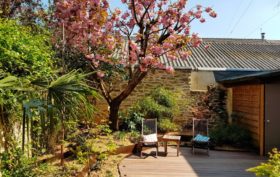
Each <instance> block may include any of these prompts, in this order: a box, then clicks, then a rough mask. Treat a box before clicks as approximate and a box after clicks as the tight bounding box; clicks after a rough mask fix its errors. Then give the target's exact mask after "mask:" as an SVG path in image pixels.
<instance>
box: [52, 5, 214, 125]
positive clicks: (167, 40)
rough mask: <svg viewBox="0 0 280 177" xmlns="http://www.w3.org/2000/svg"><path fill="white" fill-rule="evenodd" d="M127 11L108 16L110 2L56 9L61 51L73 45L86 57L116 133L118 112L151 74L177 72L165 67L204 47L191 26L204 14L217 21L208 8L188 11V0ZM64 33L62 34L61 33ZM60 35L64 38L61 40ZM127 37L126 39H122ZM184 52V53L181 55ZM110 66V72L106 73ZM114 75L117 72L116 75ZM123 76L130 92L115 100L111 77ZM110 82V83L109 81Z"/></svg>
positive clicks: (133, 7) (133, 6) (198, 6)
mask: <svg viewBox="0 0 280 177" xmlns="http://www.w3.org/2000/svg"><path fill="white" fill-rule="evenodd" d="M121 2H122V3H123V4H124V5H125V6H126V7H127V9H126V10H125V11H124V12H121V10H120V9H115V10H109V3H108V2H107V0H102V1H101V0H97V1H88V0H71V1H70V0H63V1H62V0H61V1H58V3H57V4H56V13H55V16H56V19H57V23H56V25H57V35H56V36H63V39H65V40H63V42H61V41H62V40H61V39H60V40H58V43H57V44H58V45H65V44H67V45H69V46H71V47H73V48H75V49H77V50H79V51H80V52H81V53H83V54H84V55H85V58H86V59H87V60H88V61H89V63H90V65H91V68H92V69H93V70H95V71H96V77H95V79H96V81H97V83H98V85H99V88H100V90H101V92H102V94H103V97H104V98H105V99H106V100H107V102H108V104H109V105H110V116H109V117H110V121H111V122H112V124H111V128H113V129H118V110H119V107H120V104H121V102H122V101H123V100H124V99H125V98H127V97H128V95H129V94H130V93H131V92H132V91H133V90H134V88H135V87H136V86H137V85H138V84H139V83H140V81H141V80H142V79H143V78H144V77H145V76H146V75H147V73H148V72H149V71H150V70H152V69H164V70H166V71H167V72H170V73H172V72H174V69H173V68H172V66H169V65H168V64H167V63H163V62H162V61H161V57H163V56H166V57H167V58H168V60H177V59H178V58H179V56H180V58H183V59H187V57H188V56H189V55H190V54H191V53H190V51H189V50H188V49H187V48H186V47H187V46H188V47H196V46H199V45H200V43H201V39H200V38H199V37H198V35H197V34H195V33H193V34H190V24H191V22H192V21H193V20H195V19H197V20H199V21H200V22H201V23H204V22H205V18H204V17H203V13H204V12H206V13H208V14H209V15H210V16H211V17H216V13H215V12H214V11H213V10H212V8H210V7H206V8H205V7H203V6H201V5H197V6H196V7H195V8H192V9H189V10H187V0H179V1H171V0H147V1H142V0H122V1H121ZM61 29H63V30H61ZM59 34H60V35H59ZM124 36H125V38H124ZM180 49H182V50H180ZM108 65H109V66H111V67H109V69H108ZM112 70H114V71H116V72H114V73H113V74H112ZM118 75H121V76H124V77H123V78H125V80H126V81H127V85H126V87H125V88H124V89H123V90H122V91H121V92H120V94H118V95H117V96H116V97H113V96H112V95H111V91H112V90H113V88H114V84H112V82H108V77H116V76H118ZM109 81H110V80H109Z"/></svg>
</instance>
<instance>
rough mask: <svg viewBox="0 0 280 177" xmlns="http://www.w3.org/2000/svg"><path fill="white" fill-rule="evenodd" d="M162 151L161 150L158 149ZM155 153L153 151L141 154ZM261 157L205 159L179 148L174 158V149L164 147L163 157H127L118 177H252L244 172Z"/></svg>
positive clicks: (233, 154)
mask: <svg viewBox="0 0 280 177" xmlns="http://www.w3.org/2000/svg"><path fill="white" fill-rule="evenodd" d="M159 151H160V152H163V151H164V150H163V147H160V149H159ZM145 152H147V153H149V152H151V153H152V154H153V153H154V152H155V149H150V150H147V151H145ZM263 161H265V158H262V157H260V156H257V155H255V154H251V153H243V152H223V151H210V156H207V155H206V153H205V151H204V150H201V149H198V150H197V151H196V155H192V154H191V149H190V148H185V147H184V148H182V147H181V148H180V156H179V157H177V154H176V148H175V147H172V146H168V155H167V157H165V156H161V153H159V156H158V158H155V157H154V156H152V155H150V156H147V157H145V156H144V158H143V159H140V157H139V156H136V155H131V156H129V157H127V158H125V159H124V160H123V161H122V162H121V163H120V165H119V170H120V174H121V176H122V177H140V176H143V177H153V176H154V177H159V176H160V177H165V176H166V177H167V176H168V177H173V176H174V177H182V176H185V177H254V176H255V175H254V174H252V173H249V172H246V171H245V170H246V169H247V168H249V167H254V166H256V165H258V164H260V163H261V162H263Z"/></svg>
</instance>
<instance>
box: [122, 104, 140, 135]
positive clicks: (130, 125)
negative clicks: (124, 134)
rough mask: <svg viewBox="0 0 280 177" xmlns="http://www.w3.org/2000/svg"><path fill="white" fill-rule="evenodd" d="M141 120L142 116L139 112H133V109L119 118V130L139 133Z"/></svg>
mask: <svg viewBox="0 0 280 177" xmlns="http://www.w3.org/2000/svg"><path fill="white" fill-rule="evenodd" d="M142 119H144V115H143V114H142V113H140V112H137V111H134V110H133V109H131V110H129V113H128V115H127V116H123V117H121V121H122V123H121V126H120V129H121V130H128V131H140V130H141V126H142V125H141V124H142Z"/></svg>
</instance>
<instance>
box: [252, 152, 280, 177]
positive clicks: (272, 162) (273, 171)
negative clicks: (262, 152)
mask: <svg viewBox="0 0 280 177" xmlns="http://www.w3.org/2000/svg"><path fill="white" fill-rule="evenodd" d="M247 171H249V172H253V173H255V174H256V176H264V177H265V176H267V177H279V175H280V151H278V150H277V149H276V148H274V149H273V150H272V153H269V160H268V162H266V163H261V165H259V166H256V167H253V168H249V169H248V170H247Z"/></svg>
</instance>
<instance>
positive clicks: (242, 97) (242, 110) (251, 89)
mask: <svg viewBox="0 0 280 177" xmlns="http://www.w3.org/2000/svg"><path fill="white" fill-rule="evenodd" d="M232 90H233V96H232V99H233V104H232V106H233V109H232V110H233V112H234V113H237V115H238V118H239V121H238V124H239V125H241V126H242V127H244V128H247V129H248V130H249V131H250V132H251V134H252V135H254V136H253V142H255V143H254V145H255V146H256V147H258V148H262V144H263V138H262V134H263V132H262V131H263V130H262V128H261V127H262V125H261V121H260V120H261V115H262V114H263V110H262V109H263V108H262V107H263V106H262V105H263V103H262V97H263V92H264V91H263V86H262V85H261V84H250V85H242V86H237V87H233V89H232ZM256 135H257V136H256ZM261 143H262V144H261ZM260 150H261V149H260Z"/></svg>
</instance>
